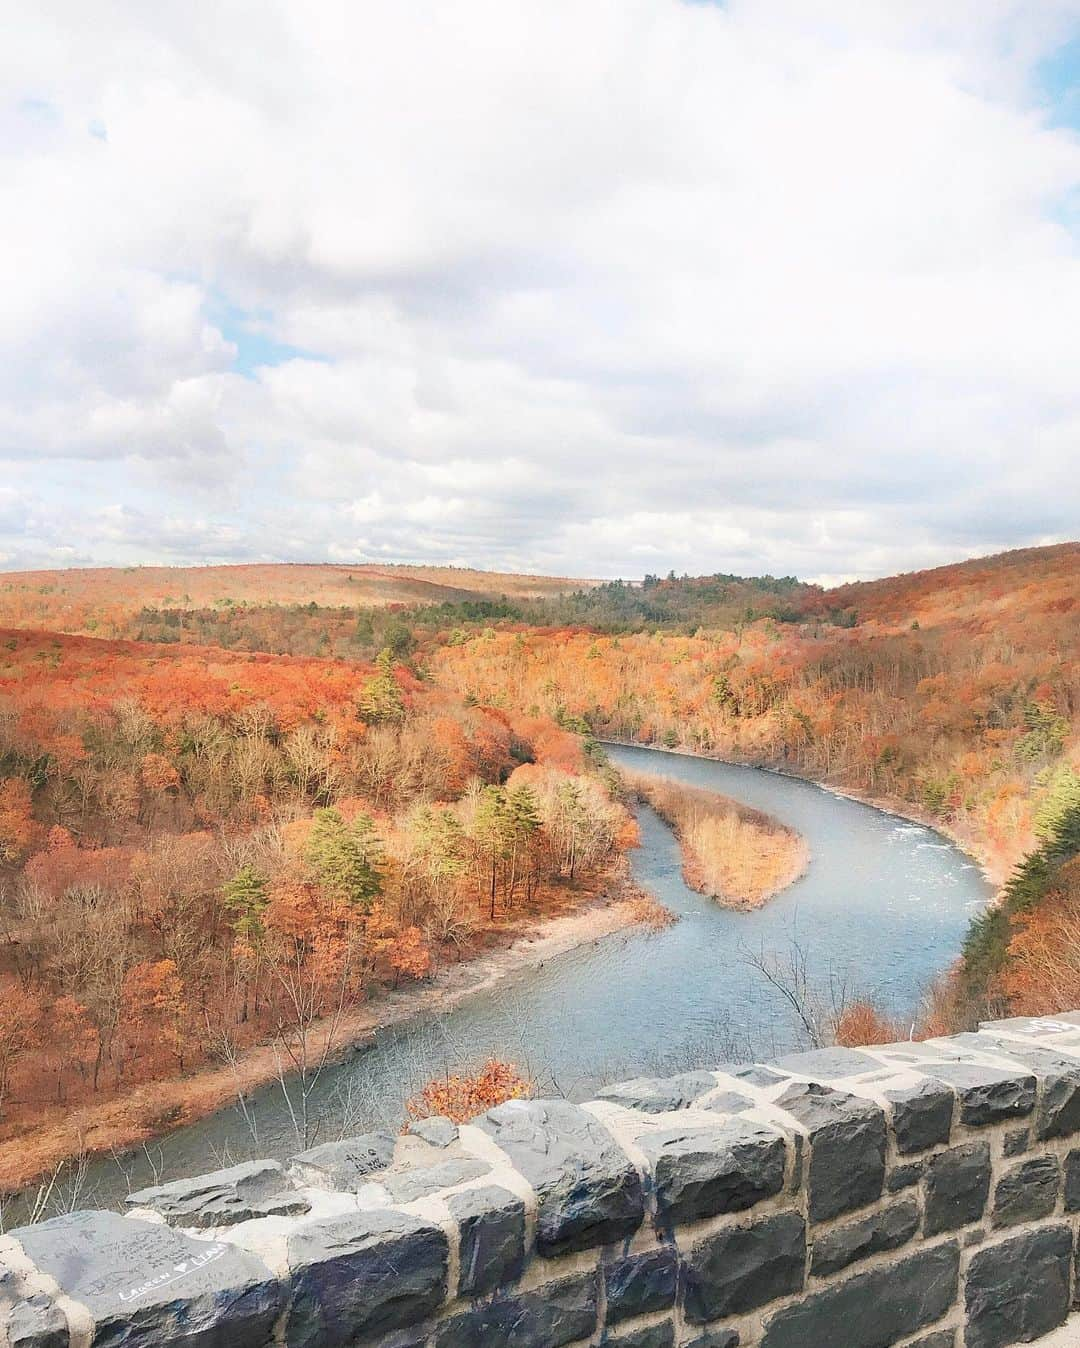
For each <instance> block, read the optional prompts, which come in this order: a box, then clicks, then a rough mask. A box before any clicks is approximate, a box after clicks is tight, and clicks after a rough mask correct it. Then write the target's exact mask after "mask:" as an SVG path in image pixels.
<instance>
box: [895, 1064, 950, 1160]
mask: <svg viewBox="0 0 1080 1348" xmlns="http://www.w3.org/2000/svg"><path fill="white" fill-rule="evenodd" d="M885 1098H886V1099H887V1100H888V1102H889V1104H890V1105H891V1106H892V1126H893V1136H894V1137H895V1138H896V1150H897V1151H898V1152H899V1153H900V1155H901V1156H910V1155H911V1154H912V1153H913V1152H918V1151H925V1150H926V1149H927V1147H937V1146H940V1145H941V1144H942V1143H943V1142H948V1140H949V1133H950V1131H951V1129H952V1117H953V1107H954V1105H955V1103H956V1097H955V1096H954V1094H953V1092H952V1091H951V1090H950V1089H949V1087H948V1086H946V1085H943V1084H942V1082H940V1081H921V1082H919V1084H918V1085H917V1086H909V1087H905V1088H904V1089H902V1090H892V1091H886V1093H885Z"/></svg>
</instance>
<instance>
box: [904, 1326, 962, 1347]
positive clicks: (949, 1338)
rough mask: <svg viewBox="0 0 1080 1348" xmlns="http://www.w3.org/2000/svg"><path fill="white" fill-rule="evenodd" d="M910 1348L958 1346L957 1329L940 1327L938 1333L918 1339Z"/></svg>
mask: <svg viewBox="0 0 1080 1348" xmlns="http://www.w3.org/2000/svg"><path fill="white" fill-rule="evenodd" d="M908 1348H956V1330H955V1329H940V1330H938V1332H937V1333H936V1334H927V1336H926V1338H924V1339H916V1340H915V1342H914V1343H912V1344H909V1345H908Z"/></svg>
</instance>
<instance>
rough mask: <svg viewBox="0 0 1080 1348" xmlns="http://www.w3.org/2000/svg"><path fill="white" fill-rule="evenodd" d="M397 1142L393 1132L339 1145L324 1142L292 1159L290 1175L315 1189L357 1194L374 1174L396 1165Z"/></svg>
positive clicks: (375, 1134)
mask: <svg viewBox="0 0 1080 1348" xmlns="http://www.w3.org/2000/svg"><path fill="white" fill-rule="evenodd" d="M396 1141H397V1139H396V1138H395V1137H394V1135H393V1134H392V1133H364V1134H362V1135H361V1136H359V1137H346V1138H343V1139H342V1140H341V1141H340V1142H324V1143H323V1144H322V1145H321V1146H319V1147H311V1148H309V1149H308V1150H307V1151H301V1152H298V1153H297V1154H296V1155H295V1156H292V1157H290V1158H289V1162H288V1170H289V1174H290V1175H294V1176H295V1177H296V1178H297V1179H299V1180H300V1181H302V1183H304V1184H310V1185H312V1186H314V1187H316V1188H320V1189H332V1190H336V1191H338V1192H340V1193H355V1192H356V1191H357V1189H359V1188H360V1186H361V1185H362V1184H366V1183H367V1182H368V1180H370V1179H371V1177H372V1176H373V1175H377V1174H378V1173H379V1172H380V1171H381V1170H385V1169H386V1168H387V1167H388V1166H390V1165H392V1164H393V1161H394V1144H395V1142H396Z"/></svg>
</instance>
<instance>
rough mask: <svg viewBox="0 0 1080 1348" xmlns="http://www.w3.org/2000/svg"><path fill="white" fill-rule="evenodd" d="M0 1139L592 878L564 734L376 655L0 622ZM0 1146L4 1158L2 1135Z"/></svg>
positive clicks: (585, 788)
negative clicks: (165, 640) (127, 637)
mask: <svg viewBox="0 0 1080 1348" xmlns="http://www.w3.org/2000/svg"><path fill="white" fill-rule="evenodd" d="M0 771H2V780H0V899H2V903H0V922H2V935H3V941H2V944H0V1140H2V1139H3V1138H4V1137H12V1136H14V1135H16V1134H18V1136H19V1137H20V1138H21V1139H22V1143H23V1145H24V1146H29V1142H28V1136H29V1134H28V1131H27V1129H28V1126H29V1125H30V1124H31V1123H33V1122H35V1121H40V1120H47V1119H48V1117H49V1114H50V1111H56V1110H57V1109H62V1108H63V1107H70V1106H71V1105H73V1104H74V1103H76V1102H80V1101H83V1102H85V1101H92V1100H98V1099H103V1098H108V1097H109V1096H110V1095H116V1094H117V1093H122V1092H126V1091H130V1090H131V1089H132V1088H133V1087H135V1086H137V1085H138V1083H140V1082H145V1081H149V1080H153V1079H156V1078H159V1077H162V1076H171V1075H175V1074H177V1073H181V1072H187V1071H190V1069H192V1068H193V1067H197V1066H199V1064H200V1063H202V1062H204V1061H207V1060H212V1061H213V1062H216V1063H221V1062H228V1061H231V1060H233V1059H234V1058H235V1057H236V1055H237V1054H238V1053H239V1052H240V1051H241V1050H243V1049H244V1048H245V1047H246V1046H248V1045H250V1044H253V1043H255V1042H258V1041H261V1040H266V1039H270V1038H272V1039H274V1040H275V1041H276V1042H277V1044H278V1045H279V1048H280V1052H281V1054H282V1057H283V1060H284V1061H286V1062H288V1063H289V1064H291V1065H292V1066H299V1065H301V1064H303V1062H304V1061H305V1055H307V1054H308V1053H309V1051H310V1049H309V1040H308V1035H309V1032H310V1031H311V1029H312V1026H313V1025H314V1024H315V1022H316V1021H317V1020H318V1019H319V1017H325V1016H334V1015H338V1014H340V1013H341V1012H342V1009H343V1008H344V1007H346V1006H348V1005H352V1004H355V1003H356V1002H357V1001H358V1000H360V999H362V998H365V997H367V996H369V995H370V994H371V993H372V992H373V991H375V990H377V989H378V988H379V987H380V986H383V985H386V984H388V983H397V982H399V981H400V980H402V979H414V978H422V977H424V976H425V975H426V974H428V973H429V972H430V971H431V970H432V968H433V967H434V966H436V965H437V964H440V963H445V962H447V961H452V960H457V959H460V958H462V957H464V956H466V955H468V954H469V953H470V952H471V951H474V950H476V949H477V948H480V947H482V946H483V945H484V944H485V942H486V941H488V940H489V938H490V937H491V936H492V935H494V934H497V931H498V929H499V928H500V926H502V925H505V924H506V923H507V922H508V921H509V922H513V921H514V920H516V919H518V918H519V917H520V916H522V915H527V914H532V915H533V916H534V917H535V916H536V915H537V914H539V913H543V912H545V911H550V910H551V909H552V908H553V907H554V908H556V909H557V908H558V907H560V906H561V905H564V904H566V903H568V902H573V901H575V899H579V898H580V897H581V896H582V895H583V894H586V895H587V894H588V893H590V892H593V891H594V890H595V888H596V886H597V884H598V883H599V877H600V876H601V874H602V873H605V872H606V869H607V868H608V867H610V865H611V864H612V862H613V861H614V860H616V859H617V858H618V857H619V855H620V854H621V851H622V849H624V848H625V847H626V846H627V845H628V844H630V843H631V842H632V841H633V839H634V832H635V831H634V825H633V821H632V819H631V817H630V816H629V814H628V813H627V811H626V809H625V808H624V807H623V806H622V805H621V804H620V803H618V802H617V800H615V799H614V798H613V796H612V793H611V790H610V783H609V780H608V777H607V775H606V774H605V773H603V772H602V771H599V770H597V769H596V768H594V766H593V764H592V763H591V762H590V760H589V759H588V757H587V756H586V754H585V753H584V752H583V749H582V744H581V742H580V740H579V739H578V738H577V737H576V736H573V735H571V734H569V733H567V732H566V731H564V730H561V729H559V728H558V727H557V726H556V725H554V723H552V722H551V721H549V720H547V719H545V718H542V717H539V718H534V717H527V716H524V715H522V714H519V713H510V712H506V711H503V710H500V709H494V708H485V707H479V706H466V705H464V704H463V703H462V702H461V701H460V700H458V699H456V698H455V697H454V696H453V695H452V694H449V693H448V692H446V691H445V690H443V689H440V688H437V687H433V686H430V685H427V684H424V683H422V682H421V681H420V680H419V679H418V678H417V677H416V675H415V674H414V673H412V672H411V671H410V670H408V669H407V668H404V667H402V666H400V665H395V664H394V662H393V659H392V657H391V656H390V654H389V653H388V652H386V653H384V654H383V655H381V656H380V657H379V658H378V660H376V661H375V662H374V663H373V664H365V663H350V664H345V663H343V662H334V661H326V660H314V659H302V658H289V657H285V658H278V657H272V656H265V655H261V656H245V655H236V654H232V653H229V652H225V651H222V650H217V649H211V648H196V647H189V646H182V647H181V646H171V647H164V646H147V645H140V644H138V643H129V642H114V641H103V640H96V639H92V638H84V637H69V636H61V635H55V634H50V633H40V632H21V631H10V630H9V631H7V632H2V633H0ZM9 1155H10V1153H9Z"/></svg>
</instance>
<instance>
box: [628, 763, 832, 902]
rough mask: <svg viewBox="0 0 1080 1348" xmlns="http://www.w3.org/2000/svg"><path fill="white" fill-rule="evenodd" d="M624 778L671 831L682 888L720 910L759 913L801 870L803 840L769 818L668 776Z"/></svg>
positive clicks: (805, 853) (806, 854) (804, 860)
mask: <svg viewBox="0 0 1080 1348" xmlns="http://www.w3.org/2000/svg"><path fill="white" fill-rule="evenodd" d="M624 776H625V780H626V782H627V785H628V786H629V788H630V790H631V791H632V792H633V793H634V794H635V795H637V796H638V798H639V799H641V800H645V801H648V803H649V804H650V805H651V806H652V807H653V809H654V810H655V811H656V812H657V814H659V815H660V817H661V818H662V819H664V820H666V821H667V823H669V824H670V825H671V827H672V828H673V829H674V830H675V833H676V835H677V836H678V839H679V843H680V846H681V848H682V857H683V878H684V879H685V880H686V883H687V884H688V885H689V886H690V888H691V889H696V890H697V891H698V892H699V893H701V894H708V895H709V896H710V898H714V899H717V900H718V901H719V902H720V903H722V904H724V905H725V907H729V908H759V907H760V906H761V905H762V904H763V903H765V902H767V901H768V900H769V899H771V898H772V897H773V895H774V894H778V893H779V892H780V891H781V890H782V889H786V888H787V887H788V885H790V884H792V883H793V882H794V881H795V880H797V879H798V878H799V876H800V875H802V873H803V871H805V870H806V867H807V865H808V863H809V860H810V852H809V849H808V848H807V846H806V842H805V840H804V839H803V838H802V837H801V836H800V835H799V834H798V833H796V832H795V830H794V829H790V828H788V827H787V826H786V825H784V824H781V823H780V822H779V821H778V820H776V819H773V818H772V817H771V816H770V815H767V814H763V813H762V812H761V811H760V810H752V809H750V808H749V807H748V806H746V805H741V804H740V803H739V802H738V801H735V800H731V799H729V798H728V797H727V796H721V795H718V794H716V793H715V792H713V791H702V790H699V789H698V788H696V787H692V786H685V785H683V783H681V782H676V781H672V779H671V778H669V777H653V776H651V775H649V774H647V773H625V774H624Z"/></svg>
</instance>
